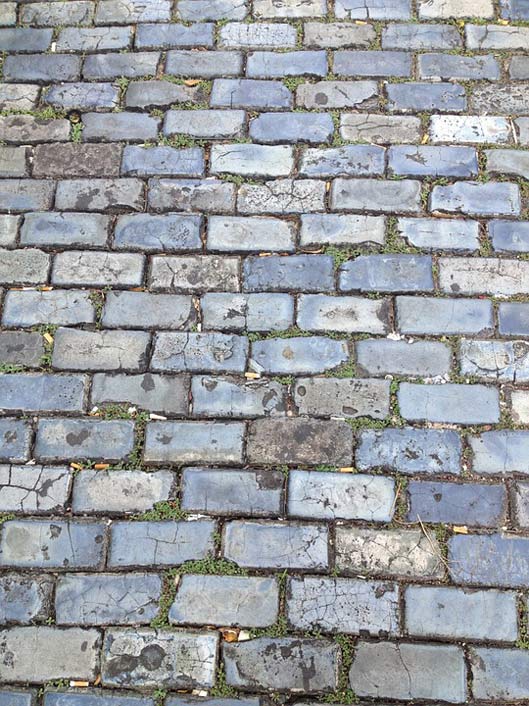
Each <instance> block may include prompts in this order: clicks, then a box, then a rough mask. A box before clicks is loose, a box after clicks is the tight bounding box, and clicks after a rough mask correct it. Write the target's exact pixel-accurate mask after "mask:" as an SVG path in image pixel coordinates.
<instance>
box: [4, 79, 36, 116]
mask: <svg viewBox="0 0 529 706" xmlns="http://www.w3.org/2000/svg"><path fill="white" fill-rule="evenodd" d="M39 93H40V86H36V85H32V84H29V83H25V84H24V83H4V84H2V85H0V110H32V109H33V108H34V107H35V106H36V104H37V98H38V95H39Z"/></svg>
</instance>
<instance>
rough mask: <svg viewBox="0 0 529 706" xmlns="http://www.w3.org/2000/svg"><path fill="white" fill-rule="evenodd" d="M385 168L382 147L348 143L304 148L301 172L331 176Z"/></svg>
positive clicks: (309, 174)
mask: <svg viewBox="0 0 529 706" xmlns="http://www.w3.org/2000/svg"><path fill="white" fill-rule="evenodd" d="M384 169H385V150H384V149H383V148H382V147H378V146H376V145H346V146H344V147H335V148H329V149H318V148H310V147H309V148H306V149H304V150H303V152H302V153H301V162H300V166H299V173H300V175H301V176H308V177H317V178H322V177H323V178H326V177H327V178H329V177H335V176H369V175H375V174H383V173H384ZM321 218H323V216H321ZM365 218H367V216H365Z"/></svg>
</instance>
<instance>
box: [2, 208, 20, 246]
mask: <svg viewBox="0 0 529 706" xmlns="http://www.w3.org/2000/svg"><path fill="white" fill-rule="evenodd" d="M21 221H22V218H21V217H20V216H10V215H8V214H1V215H0V247H2V248H10V247H14V246H15V245H16V240H17V233H18V229H19V226H20V223H21Z"/></svg>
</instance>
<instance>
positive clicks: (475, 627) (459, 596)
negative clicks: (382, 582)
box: [405, 586, 518, 642]
mask: <svg viewBox="0 0 529 706" xmlns="http://www.w3.org/2000/svg"><path fill="white" fill-rule="evenodd" d="M405 605H406V632H407V633H408V634H409V635H412V636H414V637H415V636H416V637H430V638H439V637H440V638H445V639H449V640H450V639H451V640H457V639H463V640H464V639H471V640H472V639H474V640H498V641H506V642H514V640H516V637H517V632H518V629H517V627H518V626H517V616H516V594H515V593H514V592H509V593H507V592H500V591H476V590H468V589H461V588H448V587H444V586H442V587H441V586H408V587H407V588H406V593H405ZM498 615H501V616H502V619H501V620H496V617H495V616H498Z"/></svg>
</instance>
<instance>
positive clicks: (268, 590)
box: [169, 575, 279, 628]
mask: <svg viewBox="0 0 529 706" xmlns="http://www.w3.org/2000/svg"><path fill="white" fill-rule="evenodd" d="M278 604H279V590H278V586H277V582H276V581H275V579H273V578H267V577H262V576H248V577H246V576H196V575H195V576H193V575H191V576H182V578H181V580H180V583H179V584H178V588H177V592H176V596H175V599H174V601H173V604H172V606H171V608H170V610H169V622H170V623H171V624H172V625H204V624H206V625H242V626H246V627H255V628H263V627H267V626H269V625H272V624H273V623H274V622H275V621H276V618H277V612H278Z"/></svg>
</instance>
